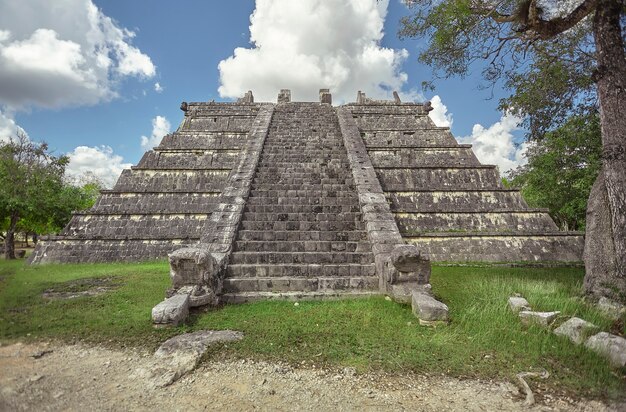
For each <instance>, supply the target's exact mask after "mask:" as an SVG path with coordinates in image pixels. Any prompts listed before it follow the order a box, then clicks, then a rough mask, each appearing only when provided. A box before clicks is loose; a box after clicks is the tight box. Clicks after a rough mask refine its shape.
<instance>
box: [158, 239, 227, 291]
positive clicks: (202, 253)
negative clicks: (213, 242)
mask: <svg viewBox="0 0 626 412" xmlns="http://www.w3.org/2000/svg"><path fill="white" fill-rule="evenodd" d="M169 262H170V277H171V279H172V285H173V287H174V288H179V287H181V286H186V285H199V284H204V283H206V282H207V281H208V279H209V277H210V274H211V273H212V272H213V271H214V270H217V262H216V261H215V259H213V257H212V256H211V253H209V252H208V251H207V250H204V249H200V248H183V249H178V250H176V251H174V252H172V253H170V254H169Z"/></svg>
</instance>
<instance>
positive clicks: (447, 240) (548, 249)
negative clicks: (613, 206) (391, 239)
mask: <svg viewBox="0 0 626 412" xmlns="http://www.w3.org/2000/svg"><path fill="white" fill-rule="evenodd" d="M403 238H404V239H405V240H406V241H407V242H408V243H411V244H414V245H416V246H417V247H418V248H419V249H420V250H425V251H427V252H428V254H429V255H430V259H431V261H440V262H441V261H443V262H555V263H559V262H576V263H579V262H581V258H582V254H583V247H584V238H583V236H582V234H580V233H575V232H574V233H572V232H543V233H532V232H526V233H524V232H515V233H488V232H484V233H470V232H468V233H423V234H421V235H419V236H406V237H405V236H403Z"/></svg>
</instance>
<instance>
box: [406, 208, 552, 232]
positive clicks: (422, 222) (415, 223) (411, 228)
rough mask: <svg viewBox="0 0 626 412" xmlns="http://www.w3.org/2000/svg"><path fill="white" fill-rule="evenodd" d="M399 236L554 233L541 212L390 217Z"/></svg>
mask: <svg viewBox="0 0 626 412" xmlns="http://www.w3.org/2000/svg"><path fill="white" fill-rule="evenodd" d="M394 217H395V219H396V222H397V224H398V229H399V230H400V233H402V234H403V235H411V234H414V233H419V232H424V231H426V232H436V231H441V232H447V231H455V230H458V231H470V232H472V231H509V232H510V231H515V230H526V231H535V232H540V231H557V230H558V227H557V226H556V224H555V223H554V222H553V221H552V219H551V218H550V216H549V215H548V214H547V213H545V211H542V210H540V211H533V210H526V211H503V212H460V213H458V212H447V213H394Z"/></svg>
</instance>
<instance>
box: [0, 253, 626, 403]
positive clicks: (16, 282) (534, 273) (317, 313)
mask: <svg viewBox="0 0 626 412" xmlns="http://www.w3.org/2000/svg"><path fill="white" fill-rule="evenodd" d="M582 275H583V272H582V270H581V269H579V268H550V269H547V268H506V267H487V268H476V267H434V268H433V275H432V284H433V290H434V292H435V293H436V295H437V296H438V297H439V298H440V299H442V300H443V301H444V302H445V303H447V304H448V306H449V307H450V316H451V320H452V321H451V323H450V325H448V326H439V327H436V328H428V327H422V326H419V324H418V322H417V319H416V318H415V317H414V316H413V315H412V313H411V310H410V307H409V306H406V305H401V304H397V303H395V302H391V301H388V300H385V298H384V297H375V298H369V299H359V300H341V301H325V302H300V303H299V305H298V306H295V305H294V304H293V302H271V301H270V302H258V303H253V304H245V305H231V306H225V307H222V308H219V309H212V310H207V311H203V312H198V313H195V314H194V315H193V316H192V317H191V318H190V320H189V322H188V323H187V324H185V325H183V326H180V327H178V328H173V329H154V328H153V327H152V325H151V322H150V310H151V308H152V307H153V306H154V305H155V304H156V303H157V302H159V301H160V300H161V299H162V298H163V294H164V291H165V289H166V288H167V287H168V286H169V278H168V267H167V264H166V263H165V262H157V263H144V264H101V265H47V266H33V267H29V266H26V265H24V263H23V262H5V261H0V278H2V280H0V340H4V341H11V340H16V339H20V340H24V339H42V338H43V339H61V340H66V341H72V340H77V339H79V340H85V341H89V342H98V343H104V344H111V345H115V346H143V347H148V348H151V349H152V348H155V347H156V346H157V345H158V344H159V343H160V342H162V341H164V340H165V339H167V338H168V337H170V336H172V335H175V334H178V333H182V332H187V331H193V330H198V329H207V328H211V329H226V328H228V329H236V330H241V331H243V332H244V333H245V339H243V340H242V341H241V342H238V343H235V344H229V345H223V346H219V347H215V348H213V349H212V351H211V354H210V356H225V357H246V358H250V357H253V358H256V359H266V360H285V361H289V362H294V363H300V364H301V363H303V362H304V363H305V364H307V363H314V364H317V365H319V364H325V365H330V366H340V367H341V366H354V367H356V368H357V369H359V370H362V371H363V370H369V369H378V370H387V371H415V372H419V373H427V374H432V373H446V374H449V375H452V376H459V377H476V378H486V379H493V378H496V379H512V378H513V377H514V375H515V374H516V373H518V372H522V371H529V370H541V369H542V368H545V369H546V370H548V371H549V372H550V373H551V377H550V378H549V379H548V381H547V382H546V384H547V385H549V386H551V387H553V388H560V389H563V390H567V391H578V392H581V393H584V394H586V395H591V396H610V397H615V396H618V395H619V394H623V393H625V391H626V383H625V377H626V374H625V372H626V371H624V370H615V369H611V368H610V367H609V366H608V364H607V362H606V361H605V360H604V359H602V358H601V357H599V356H597V355H595V354H594V353H592V352H590V351H588V350H586V349H585V348H583V347H579V346H575V345H573V344H571V343H570V342H569V341H567V340H566V339H564V338H560V337H557V336H554V335H553V334H552V333H550V332H549V331H547V330H544V329H541V328H539V327H530V328H526V327H523V326H522V325H521V324H520V322H519V321H518V319H517V318H516V316H515V315H513V314H512V313H510V311H509V310H508V309H507V307H506V301H507V298H508V297H509V296H510V295H511V294H513V293H515V292H518V293H521V294H522V295H524V296H525V297H526V298H527V299H528V301H529V302H530V303H531V305H532V306H533V308H535V309H536V310H546V311H548V310H560V311H561V312H562V315H563V316H562V319H561V321H562V320H564V319H566V317H569V316H574V315H575V316H579V317H582V318H584V319H586V320H588V321H590V322H593V323H595V324H596V325H598V326H600V327H601V328H602V329H604V330H611V331H613V332H614V333H616V332H617V333H621V334H624V327H623V320H622V323H621V324H620V323H614V322H612V321H611V320H609V319H608V318H606V317H604V316H603V315H602V313H600V312H598V311H596V310H595V309H594V308H592V307H590V306H588V305H587V304H586V303H585V302H584V301H583V300H582V299H581V298H580V296H579V295H580V290H581V282H582ZM85 277H113V278H114V281H115V282H116V283H119V284H120V286H119V288H117V289H115V290H113V291H111V292H109V293H107V294H104V295H101V296H95V297H79V298H75V299H71V300H46V299H44V298H42V297H41V293H42V292H43V291H44V290H46V289H49V288H51V287H54V288H55V289H57V290H58V289H63V288H64V287H65V286H64V285H63V283H64V282H68V281H71V280H74V279H80V278H85Z"/></svg>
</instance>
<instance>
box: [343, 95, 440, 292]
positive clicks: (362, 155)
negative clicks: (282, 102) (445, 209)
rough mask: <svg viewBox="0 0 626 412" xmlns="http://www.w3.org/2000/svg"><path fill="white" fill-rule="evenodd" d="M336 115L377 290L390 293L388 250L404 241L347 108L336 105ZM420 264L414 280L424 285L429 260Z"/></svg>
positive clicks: (427, 277) (391, 267)
mask: <svg viewBox="0 0 626 412" xmlns="http://www.w3.org/2000/svg"><path fill="white" fill-rule="evenodd" d="M337 117H338V119H339V127H340V129H341V134H342V136H343V141H344V145H345V147H346V151H347V152H348V161H349V162H350V167H351V168H352V175H353V178H354V184H355V186H356V189H357V192H358V195H359V203H360V206H361V212H362V213H363V221H364V222H365V226H366V230H367V236H368V239H369V241H370V243H371V245H372V252H373V253H374V260H375V263H376V274H377V275H378V277H379V282H380V284H379V286H380V290H381V292H390V291H391V290H392V283H393V279H394V278H397V275H398V273H397V271H396V269H395V268H394V267H393V265H392V263H391V253H392V251H393V250H394V249H396V248H397V247H398V246H402V245H404V244H405V243H404V241H403V239H402V235H401V234H400V231H399V230H398V226H397V224H396V221H395V219H394V216H393V214H392V213H391V210H390V208H389V204H388V203H387V199H386V198H385V194H384V192H383V190H382V187H381V185H380V182H379V181H378V177H377V176H376V172H375V170H374V167H373V166H372V162H371V160H370V157H369V155H368V153H367V149H366V148H365V143H364V142H363V139H362V138H361V134H360V131H359V128H358V125H357V122H356V121H355V119H354V118H353V116H352V112H351V110H350V109H349V108H347V107H339V108H337ZM424 264H425V267H423V269H422V271H421V272H422V273H420V274H419V276H418V279H416V280H417V283H419V284H428V281H429V278H430V263H429V262H428V261H425V262H424ZM394 272H395V273H394ZM412 280H413V279H412Z"/></svg>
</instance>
